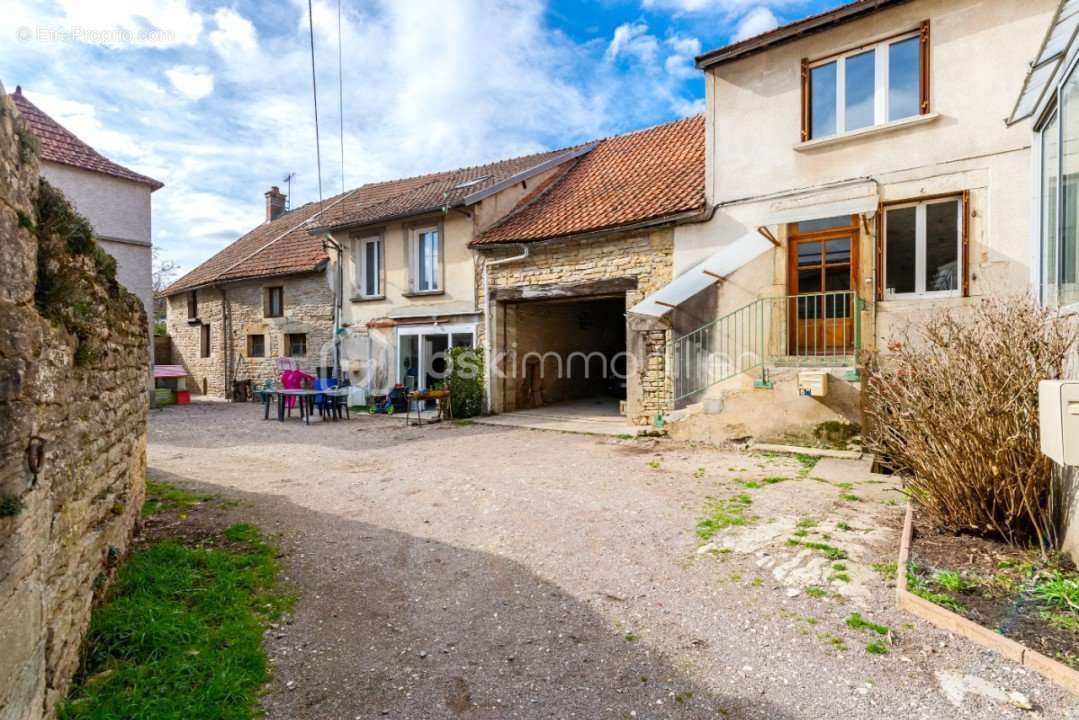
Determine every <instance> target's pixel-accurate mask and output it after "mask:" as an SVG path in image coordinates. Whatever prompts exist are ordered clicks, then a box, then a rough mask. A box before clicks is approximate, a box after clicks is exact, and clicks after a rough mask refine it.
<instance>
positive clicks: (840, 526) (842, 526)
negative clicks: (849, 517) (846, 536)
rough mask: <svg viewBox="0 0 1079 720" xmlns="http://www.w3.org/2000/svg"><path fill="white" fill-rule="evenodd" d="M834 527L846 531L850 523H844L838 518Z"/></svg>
mask: <svg viewBox="0 0 1079 720" xmlns="http://www.w3.org/2000/svg"><path fill="white" fill-rule="evenodd" d="M835 529H836V530H843V531H844V532H846V531H849V530H850V525H849V524H848V523H845V522H843V521H842V520H840V521H839V522H837V523H836V524H835Z"/></svg>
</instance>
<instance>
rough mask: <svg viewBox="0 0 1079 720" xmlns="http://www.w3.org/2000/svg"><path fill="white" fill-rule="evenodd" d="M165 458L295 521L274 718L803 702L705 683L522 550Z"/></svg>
mask: <svg viewBox="0 0 1079 720" xmlns="http://www.w3.org/2000/svg"><path fill="white" fill-rule="evenodd" d="M152 472H153V476H154V478H155V479H158V480H165V481H168V482H172V483H175V484H178V485H181V486H183V487H186V488H189V489H193V490H197V491H205V492H208V493H210V494H214V495H217V496H220V497H224V498H229V499H235V500H239V501H240V502H239V503H228V504H227V506H225V507H221V508H220V509H218V510H215V511H214V512H215V513H218V514H219V517H218V518H217V520H216V521H217V522H229V523H231V522H239V521H247V522H254V523H256V524H257V525H259V526H260V527H261V528H262V529H263V530H264V531H265V532H267V533H270V534H276V535H278V536H279V540H278V542H279V545H280V547H281V549H282V552H283V573H284V575H285V576H286V578H287V582H288V583H289V584H291V585H292V586H293V587H294V589H295V590H296V592H297V594H298V602H297V604H296V608H295V611H294V613H293V617H292V618H291V622H290V623H288V624H285V625H282V626H281V627H280V628H277V629H274V630H272V631H271V633H270V634H269V636H268V651H269V653H270V656H271V658H272V662H273V672H274V679H273V681H272V683H271V686H270V688H269V689H268V692H267V694H266V695H265V697H264V705H265V707H266V709H267V711H268V716H269V717H270V718H288V719H290V720H315V719H316V718H317V719H319V720H324V719H326V718H334V719H337V718H345V719H358V720H366V719H367V718H397V719H399V720H437V719H439V718H448V719H456V718H465V719H469V720H481V719H487V718H491V719H493V718H499V719H503V718H507V719H508V718H528V719H531V718H535V719H537V720H538V719H540V718H543V719H544V720H547V719H549V718H641V719H642V720H644V719H646V718H720V717H722V718H731V719H742V718H747V719H748V718H762V719H763V718H766V719H768V720H785V719H787V718H792V717H793V716H791V715H789V714H788V713H787V712H786V711H784V710H780V709H779V708H778V707H777V706H775V705H774V704H772V703H771V702H770V701H769V699H768V698H766V697H763V696H761V697H754V698H747V697H722V696H719V695H717V694H715V693H713V692H712V691H710V690H709V689H707V688H705V687H702V686H701V685H700V684H698V683H697V682H694V681H693V680H691V679H689V677H688V676H687V673H686V672H685V671H684V670H683V669H680V668H678V667H674V666H673V665H672V664H671V663H670V662H669V661H668V660H667V658H665V657H664V656H662V655H661V654H660V653H658V652H656V651H655V650H652V649H650V648H649V647H648V646H646V645H645V644H643V643H641V642H640V641H639V640H637V639H636V638H635V637H634V636H633V635H632V633H631V632H630V631H629V630H628V629H620V628H614V627H611V626H610V624H609V623H608V622H607V621H606V620H604V618H602V617H601V616H599V615H598V614H596V613H595V612H594V611H593V610H592V609H591V608H590V607H588V606H587V605H586V604H585V603H582V602H581V601H579V600H578V599H576V598H574V597H572V596H570V595H568V594H566V593H564V592H563V591H562V590H561V589H560V588H559V587H558V586H556V585H554V584H552V583H550V582H549V581H547V580H545V579H543V578H541V577H539V576H537V575H536V574H534V573H533V572H531V571H530V570H529V568H527V567H526V566H523V565H521V564H519V563H516V562H513V561H510V560H507V559H506V558H503V557H500V556H497V555H493V554H489V553H484V552H477V551H474V550H465V549H462V548H459V547H454V546H451V545H447V544H444V543H440V542H436V541H433V540H429V539H426V538H423V537H417V536H412V535H407V534H403V533H400V532H395V531H390V530H386V529H384V528H379V527H375V526H372V525H369V524H366V523H360V522H356V521H352V520H348V519H345V518H341V517H337V516H334V515H328V514H325V513H319V512H315V511H312V510H309V509H307V508H303V507H300V506H298V505H296V504H294V503H292V502H290V501H288V500H286V499H284V498H282V497H279V496H274V495H268V494H253V493H242V492H238V491H233V490H227V489H224V488H222V487H221V486H218V485H209V484H204V483H199V482H196V481H194V480H193V479H191V478H186V477H181V476H178V475H174V474H170V473H165V472H162V471H159V470H153V471H152ZM312 477H317V472H316V473H313V475H312ZM191 521H192V522H204V521H205V519H200V518H199V517H198V514H196V515H195V516H193V518H192V520H191ZM536 542H537V543H542V542H544V539H543V538H536Z"/></svg>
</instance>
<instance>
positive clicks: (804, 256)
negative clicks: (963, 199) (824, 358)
mask: <svg viewBox="0 0 1079 720" xmlns="http://www.w3.org/2000/svg"><path fill="white" fill-rule="evenodd" d="M788 238H789V240H788V249H789V256H788V257H789V260H788V280H787V283H788V293H787V294H788V295H790V296H791V297H790V298H788V300H787V304H788V308H787V317H788V327H789V332H788V335H789V337H788V343H789V345H788V348H789V349H788V353H789V354H791V355H812V356H820V355H849V354H851V353H852V352H853V351H854V303H853V293H851V292H850V291H851V290H852V289H854V288H855V287H856V285H855V272H857V267H858V262H857V253H858V221H857V216H852V217H850V218H847V217H843V218H831V219H828V220H815V221H810V222H803V223H795V224H792V225H791V226H790V228H789V232H788Z"/></svg>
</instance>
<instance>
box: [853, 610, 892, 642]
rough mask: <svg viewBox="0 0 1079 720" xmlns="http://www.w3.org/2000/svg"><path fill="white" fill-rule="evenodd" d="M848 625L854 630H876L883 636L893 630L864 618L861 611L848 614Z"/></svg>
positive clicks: (875, 631)
mask: <svg viewBox="0 0 1079 720" xmlns="http://www.w3.org/2000/svg"><path fill="white" fill-rule="evenodd" d="M847 627H849V628H851V629H852V630H866V631H868V632H874V633H876V634H877V635H880V636H882V637H888V633H890V632H891V630H889V629H888V628H886V627H885V626H884V625H878V624H877V623H874V622H870V621H868V620H866V619H865V618H863V617H862V616H861V615H860V614H859V613H851V614H850V615H848V616H847Z"/></svg>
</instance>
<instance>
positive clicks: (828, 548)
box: [787, 538, 847, 560]
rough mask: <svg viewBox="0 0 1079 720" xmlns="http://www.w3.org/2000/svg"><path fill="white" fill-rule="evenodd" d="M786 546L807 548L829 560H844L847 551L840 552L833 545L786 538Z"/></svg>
mask: <svg viewBox="0 0 1079 720" xmlns="http://www.w3.org/2000/svg"><path fill="white" fill-rule="evenodd" d="M787 544H788V545H790V546H792V547H793V546H801V547H804V548H808V549H809V550H815V551H817V552H819V553H820V554H821V555H823V556H824V557H826V558H828V559H829V560H846V559H847V551H846V550H841V549H839V548H837V547H835V546H833V545H829V544H828V543H822V542H809V541H806V540H798V539H797V538H788V539H787Z"/></svg>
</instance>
